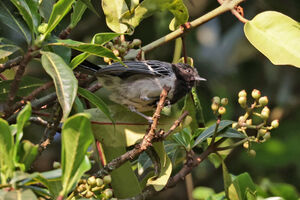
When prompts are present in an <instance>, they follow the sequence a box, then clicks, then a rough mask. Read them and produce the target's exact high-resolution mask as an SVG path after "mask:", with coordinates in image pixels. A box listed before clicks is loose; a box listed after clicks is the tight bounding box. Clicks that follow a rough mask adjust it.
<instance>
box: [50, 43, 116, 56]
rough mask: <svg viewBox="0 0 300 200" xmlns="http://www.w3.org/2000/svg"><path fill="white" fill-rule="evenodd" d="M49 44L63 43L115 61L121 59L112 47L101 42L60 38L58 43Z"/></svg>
mask: <svg viewBox="0 0 300 200" xmlns="http://www.w3.org/2000/svg"><path fill="white" fill-rule="evenodd" d="M49 45H62V46H66V47H69V48H72V49H76V50H78V51H82V52H86V53H89V54H93V55H96V56H100V57H108V58H111V59H113V60H115V61H120V60H119V59H118V58H117V57H116V56H115V54H114V53H113V52H112V51H111V50H110V49H107V48H105V47H103V46H101V45H99V44H89V43H83V42H78V41H74V40H70V39H68V40H58V41H57V42H56V43H50V44H49Z"/></svg>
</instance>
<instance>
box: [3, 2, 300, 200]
mask: <svg viewBox="0 0 300 200" xmlns="http://www.w3.org/2000/svg"><path fill="white" fill-rule="evenodd" d="M242 1H243V0H225V1H219V2H220V3H221V5H220V7H218V8H217V9H215V10H213V11H211V12H209V13H207V14H206V15H203V16H201V17H199V18H198V19H196V20H194V21H192V22H191V23H186V22H187V21H188V18H189V13H188V9H187V7H186V5H185V2H184V1H182V0H162V1H158V0H144V1H141V2H139V1H138V0H109V1H107V0H103V1H102V2H101V3H102V4H101V6H102V10H103V13H104V15H105V20H106V25H107V26H108V28H110V29H111V30H112V31H113V32H100V33H96V34H94V35H93V36H91V38H92V39H91V41H90V42H86V41H85V42H82V41H77V40H74V39H67V38H68V37H69V34H70V32H71V31H74V30H76V27H77V26H79V25H80V22H81V20H82V17H83V15H84V14H85V13H86V12H91V13H94V14H96V15H95V17H97V15H99V13H98V12H99V11H98V10H97V8H96V7H95V6H94V5H93V2H92V1H90V0H72V1H69V0H59V1H54V0H51V1H50V0H49V1H37V0H21V1H16V0H4V1H0V25H1V27H0V28H1V30H2V29H3V30H4V31H3V33H2V32H1V33H0V63H1V64H0V72H1V76H0V78H1V80H2V81H1V82H0V90H1V91H0V92H1V97H0V102H1V107H3V110H1V115H2V118H1V119H0V175H1V182H0V188H1V189H0V199H16V198H18V199H38V198H42V199H64V198H67V199H72V200H73V199H80V198H98V199H113V198H114V197H117V198H136V199H139V198H140V197H141V196H147V195H148V196H151V195H153V194H156V193H157V192H159V191H162V190H163V189H167V188H169V187H171V186H174V185H176V184H177V183H178V182H179V181H180V180H181V179H183V178H184V177H185V176H186V175H187V174H188V173H190V172H191V171H192V170H193V169H194V168H196V167H197V166H198V165H200V164H201V163H202V162H203V161H204V160H206V159H207V160H209V162H211V163H212V164H213V165H214V166H215V167H218V166H222V172H223V182H224V192H220V193H217V194H216V192H215V191H214V189H212V188H209V187H197V188H195V190H194V192H193V197H194V198H195V199H207V200H209V199H210V200H214V199H231V200H244V199H249V200H251V199H259V198H261V199H268V198H270V199H271V197H273V198H275V197H278V199H280V198H281V199H291V200H292V199H297V198H299V195H298V193H297V191H296V189H295V188H294V187H293V186H291V185H289V184H286V183H273V182H271V181H269V180H268V179H265V180H264V181H263V182H262V183H261V184H260V185H256V184H254V182H253V181H252V178H251V177H250V175H249V174H248V173H247V172H245V173H242V174H239V175H236V176H235V175H233V174H230V173H229V172H228V168H227V166H226V165H225V162H224V160H225V158H226V157H227V156H228V155H229V154H230V152H231V150H232V149H234V148H236V147H237V146H243V147H244V148H245V149H246V150H247V152H248V153H249V154H250V155H255V154H256V151H255V150H254V146H255V144H262V143H264V142H266V141H268V140H269V139H270V135H271V131H272V130H273V129H275V128H277V127H278V126H279V122H278V120H277V119H274V120H272V121H271V122H269V119H270V109H269V107H268V106H269V105H268V103H269V99H268V97H266V96H261V92H260V91H259V90H256V89H254V90H253V91H252V93H251V97H249V96H250V95H248V96H247V92H246V91H245V90H242V91H240V92H239V94H238V100H237V102H238V104H239V105H240V107H241V109H242V110H243V112H244V113H243V114H241V115H240V116H239V117H238V118H237V120H228V119H226V112H228V110H229V109H228V107H229V105H228V99H227V98H220V97H218V96H216V97H214V98H213V99H212V103H211V105H210V108H211V111H212V113H213V116H214V118H215V119H216V120H215V121H214V122H213V123H211V124H209V123H205V121H204V115H203V107H202V106H201V103H200V99H201V98H199V92H198V91H197V90H196V88H193V89H192V91H191V95H187V96H186V97H185V98H184V100H182V101H180V102H179V103H177V104H175V105H173V106H172V108H171V109H169V110H168V108H165V109H164V110H163V111H161V110H159V109H158V110H157V111H156V113H155V114H154V115H153V119H157V118H156V117H157V116H161V117H160V118H159V119H158V121H159V123H158V121H156V122H155V120H153V121H154V122H152V123H151V124H150V128H149V124H148V123H145V121H144V119H141V118H140V117H139V116H137V115H136V114H134V113H129V112H128V110H125V109H124V108H123V107H121V106H120V105H114V104H113V103H111V102H109V101H106V99H105V95H102V94H100V95H99V94H95V93H94V92H95V91H96V90H98V89H99V88H100V86H99V85H97V83H94V81H95V77H94V76H91V75H85V74H81V73H79V72H77V71H76V70H77V69H76V68H77V66H78V65H80V64H81V63H82V62H83V61H84V60H85V59H87V58H88V57H92V56H95V57H97V58H98V59H99V58H102V59H103V61H104V62H106V63H109V64H110V63H111V62H121V63H123V62H122V61H123V60H126V59H127V58H128V57H134V58H137V59H140V58H143V57H144V55H143V54H144V53H147V52H149V51H151V50H152V49H154V48H156V47H159V46H162V45H164V44H165V43H166V42H168V41H170V40H173V39H176V38H177V37H181V36H183V34H184V33H186V30H188V29H193V28H195V27H197V26H199V25H201V24H202V23H204V22H206V21H208V20H211V19H213V18H215V17H217V16H218V15H220V14H222V13H223V12H226V11H232V13H233V14H234V15H236V17H237V18H238V19H239V20H240V21H242V22H245V25H244V32H245V36H246V38H247V39H248V40H249V41H250V42H251V44H253V46H254V47H255V48H257V49H258V50H259V51H261V52H262V53H263V54H264V55H265V56H266V57H267V58H268V59H270V61H271V62H272V63H274V64H277V65H283V64H288V65H292V66H296V67H299V66H300V64H299V63H300V58H299V55H300V54H299V52H300V49H299V47H300V40H299V39H298V38H299V35H300V29H299V22H297V21H295V20H293V19H291V18H289V17H288V16H286V15H284V14H281V13H279V12H274V11H268V12H263V13H260V14H257V16H255V17H254V18H253V19H252V20H250V21H249V20H247V19H245V18H244V17H243V15H242V13H241V12H239V11H238V10H237V6H238V5H239V4H240V3H241V2H242ZM49 8H51V9H49ZM165 11H169V12H170V13H171V14H172V17H173V19H172V20H171V21H168V23H169V28H170V30H172V31H174V32H172V33H170V34H168V35H166V36H165V37H163V38H161V39H159V40H157V41H154V42H152V43H150V44H149V45H146V46H143V47H142V46H141V43H142V41H141V40H139V39H133V40H132V41H130V40H128V41H126V39H125V37H127V39H128V38H130V37H129V35H133V34H134V30H135V29H137V27H138V26H139V25H140V24H142V23H143V20H144V19H146V18H148V17H150V16H153V15H155V14H156V13H158V12H165ZM101 12H102V11H101ZM91 13H90V14H91ZM73 29H74V30H73ZM131 37H132V36H131ZM16 38H17V39H16ZM178 44H179V43H177V45H176V46H175V48H180V50H181V47H179V46H178ZM183 44H185V43H184V42H183ZM183 47H184V48H182V51H183V53H184V57H183V58H181V59H179V58H176V56H175V57H174V60H180V62H188V63H189V64H190V65H191V66H193V59H192V58H189V57H187V56H186V52H187V50H186V49H185V46H184V45H183ZM72 50H73V51H75V50H76V51H75V52H81V54H78V55H77V56H74V57H71V54H72ZM123 64H124V63H123ZM34 65H38V68H39V70H40V74H47V75H49V77H50V79H49V77H48V78H43V76H44V75H41V76H39V77H33V76H31V75H30V74H27V71H26V70H27V69H28V70H29V71H30V69H33V68H34ZM124 67H126V65H125V64H124ZM12 68H16V70H12ZM25 69H26V70H25ZM75 69H76V70H75ZM25 71H26V72H25ZM9 73H11V74H12V75H9ZM44 79H49V82H46V81H45V80H44ZM101 91H102V90H101ZM101 91H100V92H101ZM104 93H105V92H104ZM106 95H107V94H106ZM162 98H163V95H162ZM161 103H162V105H164V103H165V102H161ZM90 104H92V105H94V106H95V108H93V109H89V108H91V105H90ZM158 108H159V106H158ZM237 112H238V111H237ZM150 114H152V113H150ZM236 116H237V115H236ZM33 123H35V124H38V125H40V126H43V127H44V128H43V133H44V134H43V137H42V138H41V142H40V144H34V143H33V142H32V141H29V140H27V139H26V135H25V134H24V130H25V129H26V128H28V127H32V126H33ZM160 129H161V130H160ZM162 130H163V131H162ZM35 132H38V131H37V130H35ZM173 132H174V133H173ZM57 133H60V134H61V137H60V138H61V164H59V166H58V168H59V169H56V170H51V171H47V172H44V173H39V172H33V171H32V170H31V167H32V165H33V163H34V161H35V160H36V159H37V158H38V157H39V156H42V154H41V153H42V152H43V150H44V149H45V148H46V147H47V145H48V144H49V143H52V142H53V140H54V138H55V135H56V134H57ZM95 139H96V140H97V142H95V145H94V146H95V147H96V148H94V151H95V152H97V153H98V154H97V156H95V155H96V153H95V152H94V153H90V152H88V151H89V150H90V146H92V144H93V143H94V140H95ZM100 143H101V144H100ZM134 145H135V146H134ZM133 146H134V147H133ZM98 156H99V157H98ZM95 157H96V158H95ZM94 160H96V161H97V166H98V167H99V166H100V169H99V170H98V171H97V173H96V174H97V175H96V176H97V177H95V176H94V174H92V173H91V172H89V170H90V169H91V168H92V163H94ZM91 161H93V162H91ZM108 174H110V175H108Z"/></svg>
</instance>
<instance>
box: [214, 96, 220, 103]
mask: <svg viewBox="0 0 300 200" xmlns="http://www.w3.org/2000/svg"><path fill="white" fill-rule="evenodd" d="M212 102H213V103H215V104H218V105H219V104H220V103H221V99H220V97H218V96H215V97H214V98H213V99H212Z"/></svg>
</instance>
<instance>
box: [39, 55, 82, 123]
mask: <svg viewBox="0 0 300 200" xmlns="http://www.w3.org/2000/svg"><path fill="white" fill-rule="evenodd" d="M41 54H42V64H43V67H44V69H45V71H46V72H47V73H48V74H49V75H50V76H51V78H52V79H53V81H54V85H55V88H56V94H57V98H58V101H59V103H60V105H61V107H62V110H63V119H66V118H67V117H68V115H69V113H70V111H71V109H72V105H73V102H74V100H75V97H76V94H77V88H78V84H77V79H76V78H75V76H74V74H73V71H72V70H71V69H70V67H69V66H68V65H67V64H66V63H65V62H64V60H63V59H62V58H61V57H60V56H58V55H57V54H55V53H52V52H47V51H42V52H41Z"/></svg>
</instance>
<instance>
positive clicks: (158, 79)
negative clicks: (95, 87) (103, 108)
mask: <svg viewBox="0 0 300 200" xmlns="http://www.w3.org/2000/svg"><path fill="white" fill-rule="evenodd" d="M124 64H125V65H127V67H125V66H124V65H122V64H121V63H113V64H111V65H108V66H105V67H104V66H101V67H99V66H97V65H94V64H92V63H89V62H86V61H85V62H83V63H82V64H81V68H84V69H87V70H91V71H93V72H94V73H95V75H96V76H97V78H98V81H99V82H100V83H101V84H102V86H103V87H104V88H106V89H107V90H109V91H110V92H111V95H110V96H109V98H110V99H111V100H112V101H114V102H116V103H118V104H122V105H124V106H127V107H128V108H129V109H130V110H131V111H133V112H136V113H137V114H139V115H141V116H143V117H145V118H147V119H148V120H149V117H147V116H145V115H144V114H143V113H141V112H144V111H149V110H153V109H155V107H156V104H157V102H158V101H159V98H160V93H161V91H162V89H163V87H164V86H167V87H169V88H170V91H169V93H168V97H167V100H168V102H169V103H170V104H174V103H176V102H177V101H178V100H179V99H181V98H182V97H183V96H185V95H186V94H187V93H188V92H190V90H191V88H192V87H193V86H195V85H196V84H197V83H198V82H199V81H205V79H204V78H201V77H200V76H199V75H198V72H197V70H196V69H195V68H192V67H191V66H189V65H187V64H183V63H178V64H171V63H167V62H162V61H157V60H145V61H124ZM149 121H150V120H149Z"/></svg>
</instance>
